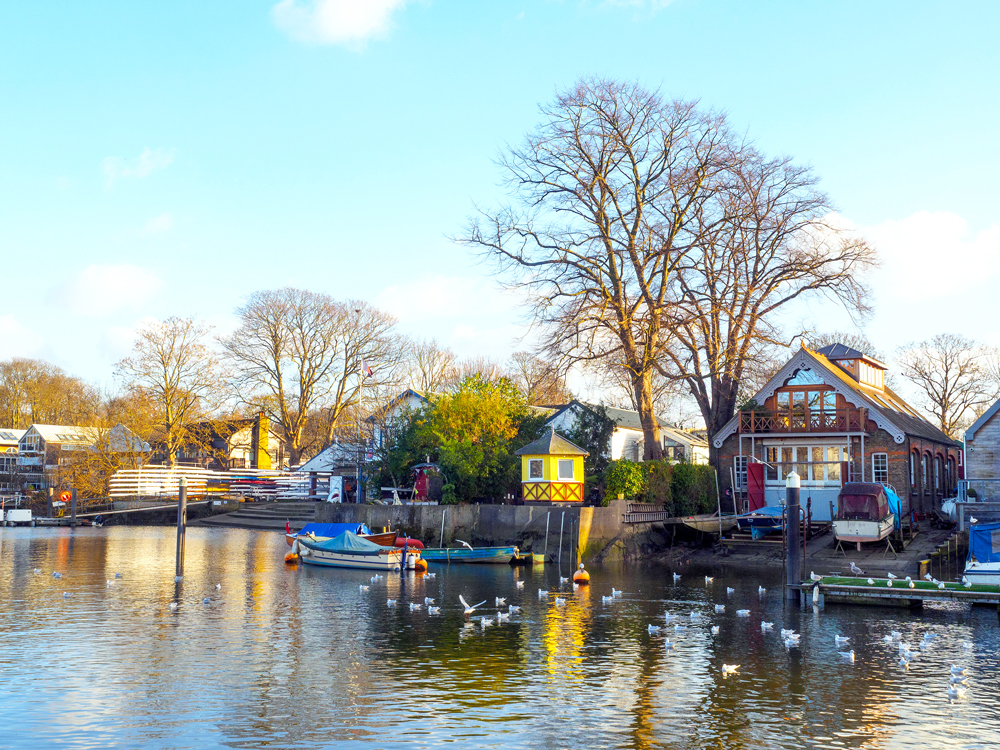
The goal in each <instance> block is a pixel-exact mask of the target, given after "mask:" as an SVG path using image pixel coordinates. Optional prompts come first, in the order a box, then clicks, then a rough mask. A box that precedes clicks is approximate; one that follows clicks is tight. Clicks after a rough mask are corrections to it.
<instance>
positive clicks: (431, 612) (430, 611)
mask: <svg viewBox="0 0 1000 750" xmlns="http://www.w3.org/2000/svg"><path fill="white" fill-rule="evenodd" d="M440 611H441V608H440V607H428V608H427V614H429V615H436V614H437V613H438V612H440Z"/></svg>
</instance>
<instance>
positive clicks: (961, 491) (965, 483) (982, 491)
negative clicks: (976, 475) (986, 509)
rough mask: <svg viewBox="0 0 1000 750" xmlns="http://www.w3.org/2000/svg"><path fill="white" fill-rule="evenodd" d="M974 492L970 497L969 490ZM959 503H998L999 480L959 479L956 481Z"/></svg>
mask: <svg viewBox="0 0 1000 750" xmlns="http://www.w3.org/2000/svg"><path fill="white" fill-rule="evenodd" d="M970 489H971V490H974V491H975V497H970V495H969V490H970ZM958 500H959V502H963V503H964V502H981V503H983V502H1000V479H960V480H959V481H958Z"/></svg>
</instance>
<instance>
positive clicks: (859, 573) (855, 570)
mask: <svg viewBox="0 0 1000 750" xmlns="http://www.w3.org/2000/svg"><path fill="white" fill-rule="evenodd" d="M851 572H852V573H854V575H856V576H863V575H864V574H865V571H863V570H862V569H861V568H859V567H858V566H857V565H855V564H854V561H853V560H852V561H851Z"/></svg>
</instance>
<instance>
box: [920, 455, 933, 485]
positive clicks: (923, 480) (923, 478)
mask: <svg viewBox="0 0 1000 750" xmlns="http://www.w3.org/2000/svg"><path fill="white" fill-rule="evenodd" d="M929 456H930V454H929V453H925V454H923V455H922V456H921V457H920V488H921V489H922V490H923V491H924V494H925V495H926V494H928V493H929V492H930V490H931V488H930V485H929V484H928V483H927V468H928V467H927V459H928V457H929Z"/></svg>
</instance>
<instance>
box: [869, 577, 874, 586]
mask: <svg viewBox="0 0 1000 750" xmlns="http://www.w3.org/2000/svg"><path fill="white" fill-rule="evenodd" d="M868 585H869V586H874V585H875V579H874V578H869V579H868Z"/></svg>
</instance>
